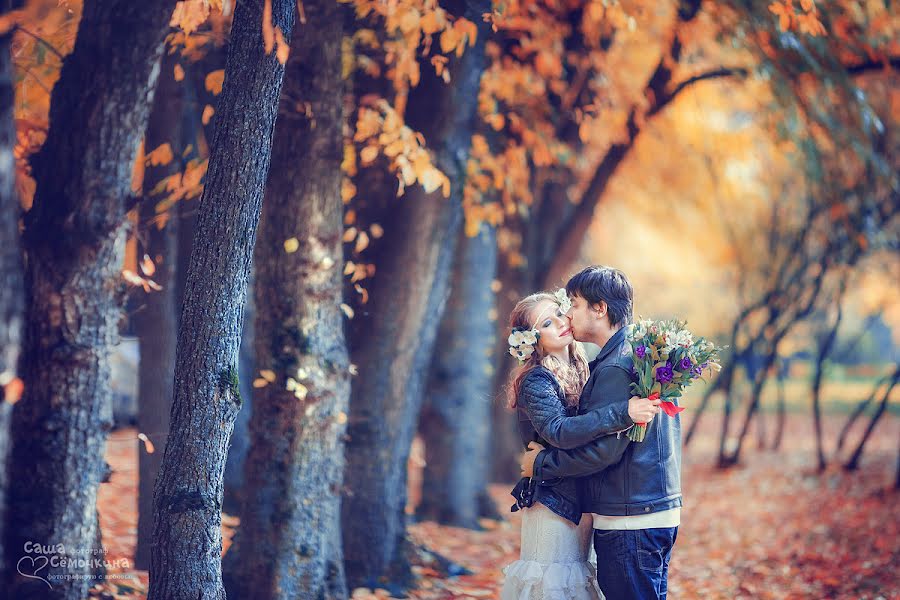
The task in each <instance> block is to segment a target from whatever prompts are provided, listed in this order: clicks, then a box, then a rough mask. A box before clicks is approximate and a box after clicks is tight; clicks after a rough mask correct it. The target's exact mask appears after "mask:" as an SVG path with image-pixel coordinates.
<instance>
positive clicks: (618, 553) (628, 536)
mask: <svg viewBox="0 0 900 600" xmlns="http://www.w3.org/2000/svg"><path fill="white" fill-rule="evenodd" d="M677 535H678V528H677V527H670V528H665V529H634V530H604V529H595V530H594V550H596V552H597V583H599V584H600V589H601V590H603V594H604V595H605V596H606V598H607V600H649V599H652V598H659V599H660V600H663V599H665V597H666V593H667V591H668V577H669V558H670V557H671V556H672V546H674V545H675V538H676V537H677Z"/></svg>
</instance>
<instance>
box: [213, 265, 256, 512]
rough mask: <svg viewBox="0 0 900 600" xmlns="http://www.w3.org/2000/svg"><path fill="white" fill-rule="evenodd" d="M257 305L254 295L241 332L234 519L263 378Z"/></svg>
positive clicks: (232, 474) (231, 455)
mask: <svg viewBox="0 0 900 600" xmlns="http://www.w3.org/2000/svg"><path fill="white" fill-rule="evenodd" d="M254 270H255V266H254V265H250V278H249V279H248V281H247V287H248V289H251V290H252V289H254V287H255V285H254V280H255V275H254ZM255 320H256V301H255V300H254V298H253V294H251V293H248V294H247V301H246V302H245V304H244V325H243V328H242V329H241V346H240V348H239V349H238V379H239V381H240V383H239V387H240V389H241V398H242V399H243V402H242V403H241V411H240V412H239V413H238V415H237V417H236V418H235V420H234V431H232V433H231V445H230V446H229V447H228V457H227V458H226V459H225V492H224V498H223V500H222V510H223V511H224V512H226V513H228V514H230V515H234V516H237V517H240V516H241V510H242V509H243V506H244V494H245V491H246V487H245V485H244V483H245V482H244V470H245V465H246V462H247V453H248V451H249V450H250V418H251V416H252V415H253V386H252V383H253V380H254V379H255V378H256V377H258V376H259V371H258V370H257V369H256V356H255V352H254V350H253V346H254V343H255V340H256V334H255V331H256V327H255V326H254V321H255Z"/></svg>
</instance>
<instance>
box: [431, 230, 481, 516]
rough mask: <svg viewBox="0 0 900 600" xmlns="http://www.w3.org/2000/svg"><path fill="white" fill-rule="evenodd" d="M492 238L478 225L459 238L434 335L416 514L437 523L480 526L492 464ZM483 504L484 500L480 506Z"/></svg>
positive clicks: (461, 234)
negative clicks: (447, 292)
mask: <svg viewBox="0 0 900 600" xmlns="http://www.w3.org/2000/svg"><path fill="white" fill-rule="evenodd" d="M496 272H497V239H496V232H495V231H494V229H493V228H491V227H490V226H488V225H486V224H485V225H482V227H481V231H480V232H479V233H478V235H476V236H475V237H468V236H467V235H466V234H465V233H464V232H461V233H460V240H459V242H458V246H457V254H456V260H455V263H454V265H453V279H452V284H451V288H452V289H451V291H450V299H449V301H448V303H447V309H446V312H445V313H444V318H443V320H442V321H441V326H440V329H439V331H438V339H439V340H440V343H439V344H438V345H437V346H436V348H435V352H434V356H433V358H432V362H431V367H430V369H429V381H428V390H427V392H426V394H425V405H424V407H423V409H422V416H421V417H420V420H419V433H420V434H421V435H422V438H423V439H424V442H425V463H426V464H425V473H424V478H423V484H422V502H421V504H420V505H419V508H418V515H419V516H420V517H421V518H423V519H432V520H435V521H438V522H439V523H444V524H447V525H455V526H458V527H469V528H473V529H477V528H479V527H480V526H479V524H478V519H479V518H480V517H482V516H496V509H493V510H492V511H491V512H490V513H489V515H485V514H484V509H485V508H487V507H488V506H491V508H493V507H492V504H493V503H491V502H490V501H489V498H488V497H487V483H488V474H489V473H488V469H489V465H490V431H491V397H490V390H491V380H492V377H493V373H492V371H491V370H490V369H489V366H490V365H491V357H490V354H491V353H492V352H493V351H494V335H495V331H496V326H495V324H494V322H493V319H492V318H491V314H492V312H494V310H495V309H494V292H493V291H492V290H491V284H492V282H493V280H494V276H495V275H496ZM486 500H487V502H485V501H486Z"/></svg>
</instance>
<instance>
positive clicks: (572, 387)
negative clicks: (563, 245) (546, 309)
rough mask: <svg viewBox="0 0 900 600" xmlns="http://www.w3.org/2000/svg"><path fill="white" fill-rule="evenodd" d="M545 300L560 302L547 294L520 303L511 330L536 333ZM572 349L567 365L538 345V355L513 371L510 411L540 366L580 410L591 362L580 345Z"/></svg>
mask: <svg viewBox="0 0 900 600" xmlns="http://www.w3.org/2000/svg"><path fill="white" fill-rule="evenodd" d="M544 300H549V301H550V302H553V303H556V302H557V300H556V298H555V297H554V296H553V294H549V293H547V292H538V293H536V294H531V295H530V296H527V297H525V298H522V299H521V300H519V303H518V304H516V307H515V308H514V309H513V310H512V312H511V313H510V315H509V327H510V329H513V328H524V329H532V328H535V327H537V323H535V322H534V321H532V319H534V318H535V317H536V316H539V315H535V314H534V309H535V307H537V305H538V304H540V303H541V302H543V301H544ZM568 349H569V362H568V364H566V363H564V362H563V361H561V360H559V359H558V358H556V357H555V356H548V355H544V354H543V353H542V352H541V349H540V346H539V344H535V348H534V352H533V353H532V354H531V356H529V357H528V358H527V359H526V360H525V363H524V364H522V365H520V366H518V367H517V368H515V369H513V371H512V373H510V378H509V384H508V385H507V386H506V399H507V406H508V407H509V408H515V407H516V406H517V404H518V402H517V401H518V398H519V390H520V389H521V387H522V381H524V380H525V376H526V375H528V373H530V372H531V370H532V369H534V368H535V367H537V366H538V365H541V366H543V367H544V368H546V369H547V370H549V371H550V372H551V373H553V375H554V376H555V377H556V380H557V381H558V382H559V385H560V386H561V387H562V389H563V392H565V395H566V406H569V407H571V406H577V405H578V399H579V397H580V396H581V389H582V388H583V387H584V384H585V383H586V382H587V379H588V375H589V370H588V362H587V357H586V356H585V354H584V349H583V348H582V347H581V344H579V343H578V342H576V341H574V340H572V343H571V344H569V347H568Z"/></svg>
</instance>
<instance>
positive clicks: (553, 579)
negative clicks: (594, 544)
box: [500, 560, 603, 600]
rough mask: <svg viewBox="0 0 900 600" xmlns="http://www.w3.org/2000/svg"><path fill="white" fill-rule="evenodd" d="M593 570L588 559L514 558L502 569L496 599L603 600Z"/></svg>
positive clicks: (594, 569)
mask: <svg viewBox="0 0 900 600" xmlns="http://www.w3.org/2000/svg"><path fill="white" fill-rule="evenodd" d="M596 572H597V571H596V568H595V567H594V565H593V564H591V563H589V562H567V563H549V564H544V563H539V562H535V561H533V560H517V561H516V562H514V563H512V564H510V565H509V566H507V567H506V568H505V569H503V573H504V575H506V580H505V582H504V584H503V589H502V590H501V591H500V600H603V592H601V591H600V587H599V586H598V585H597V577H596Z"/></svg>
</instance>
